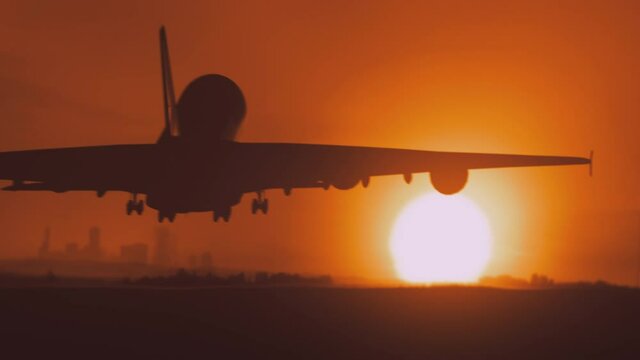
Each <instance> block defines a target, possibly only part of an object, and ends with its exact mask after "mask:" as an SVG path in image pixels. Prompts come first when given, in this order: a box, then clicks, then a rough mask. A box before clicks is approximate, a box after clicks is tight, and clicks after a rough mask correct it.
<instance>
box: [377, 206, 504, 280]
mask: <svg viewBox="0 0 640 360" xmlns="http://www.w3.org/2000/svg"><path fill="white" fill-rule="evenodd" d="M389 246H390V250H391V255H392V257H393V260H394V264H395V268H396V272H397V273H398V276H399V277H400V278H401V279H403V280H405V281H409V282H414V283H442V282H447V283H450V282H473V281H476V280H477V279H478V278H479V277H480V275H481V274H482V272H483V271H484V268H485V267H486V265H487V263H488V262H489V258H490V257H491V250H492V238H491V229H490V227H489V222H488V220H487V218H486V216H485V215H484V213H483V212H482V210H481V209H480V208H479V207H478V206H477V205H476V204H475V203H474V202H473V201H471V200H470V199H468V198H466V197H464V196H463V195H453V196H446V195H441V194H438V193H429V194H425V195H422V196H420V197H418V198H417V199H415V200H413V201H412V202H410V203H409V204H408V205H407V206H405V208H404V209H403V210H402V212H401V213H400V214H399V215H398V217H397V219H396V221H395V223H394V226H393V229H392V231H391V239H390V243H389Z"/></svg>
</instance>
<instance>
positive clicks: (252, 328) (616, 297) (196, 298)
mask: <svg viewBox="0 0 640 360" xmlns="http://www.w3.org/2000/svg"><path fill="white" fill-rule="evenodd" d="M0 329H1V330H0V331H1V333H0V335H1V337H0V347H1V348H2V350H1V351H2V353H4V354H7V351H9V350H11V353H13V351H14V350H19V351H21V352H22V355H25V356H26V355H36V354H42V355H45V356H46V357H47V358H61V357H60V356H56V355H62V356H64V357H78V356H82V357H86V358H92V357H96V356H98V357H102V356H110V355H111V356H114V357H117V358H132V357H140V358H150V357H151V356H154V355H164V356H171V355H175V356H176V357H178V356H179V358H183V359H187V358H224V359H229V358H233V359H236V358H297V359H307V358H349V359H368V358H388V359H399V358H414V359H426V358H436V359H443V358H446V359H466V358H487V359H493V358H509V359H522V358H535V359H541V358H549V357H551V358H559V359H566V358H608V359H620V358H635V359H640V291H637V290H631V289H616V288H613V289H554V290H538V291H535V290H496V289H487V288H463V287H459V288H458V287H451V288H407V289H345V288H322V287H318V288H294V287H284V288H283V287H262V288H260V287H254V288H248V287H239V288H208V289H184V288H183V289H153V288H132V287H130V288H127V287H122V288H61V287H23V288H3V289H0ZM13 358H15V357H13Z"/></svg>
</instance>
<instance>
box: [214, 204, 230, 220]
mask: <svg viewBox="0 0 640 360" xmlns="http://www.w3.org/2000/svg"><path fill="white" fill-rule="evenodd" d="M220 218H222V220H224V222H229V219H231V207H228V208H226V209H224V210H214V211H213V221H215V222H218V220H220Z"/></svg>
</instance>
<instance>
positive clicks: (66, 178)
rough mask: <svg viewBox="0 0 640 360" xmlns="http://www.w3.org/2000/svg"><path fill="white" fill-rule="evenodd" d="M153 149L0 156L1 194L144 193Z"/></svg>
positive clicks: (117, 147) (123, 147)
mask: <svg viewBox="0 0 640 360" xmlns="http://www.w3.org/2000/svg"><path fill="white" fill-rule="evenodd" d="M156 149H157V146H156V145H147V144H140V145H138V144H136V145H111V146H89V147H77V148H61V149H43V150H26V151H11V152H2V153H0V179H7V180H13V181H14V183H13V184H12V185H10V186H8V187H6V188H4V190H8V191H23V190H33V191H37V190H50V191H57V192H63V191H72V190H94V191H126V192H132V193H147V192H148V185H149V181H148V179H149V175H150V173H152V172H153V171H154V170H153V169H155V168H157V166H155V165H156V164H154V163H155V162H156V161H157V160H156V159H158V157H157V155H156V151H157V150H156Z"/></svg>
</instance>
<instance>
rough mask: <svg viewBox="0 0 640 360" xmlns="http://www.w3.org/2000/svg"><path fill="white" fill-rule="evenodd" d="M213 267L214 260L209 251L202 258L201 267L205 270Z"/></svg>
mask: <svg viewBox="0 0 640 360" xmlns="http://www.w3.org/2000/svg"><path fill="white" fill-rule="evenodd" d="M212 265H213V258H212V257H211V253H210V252H209V251H205V252H203V253H202V255H201V256H200V266H202V267H203V268H210V267H211V266H212Z"/></svg>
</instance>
